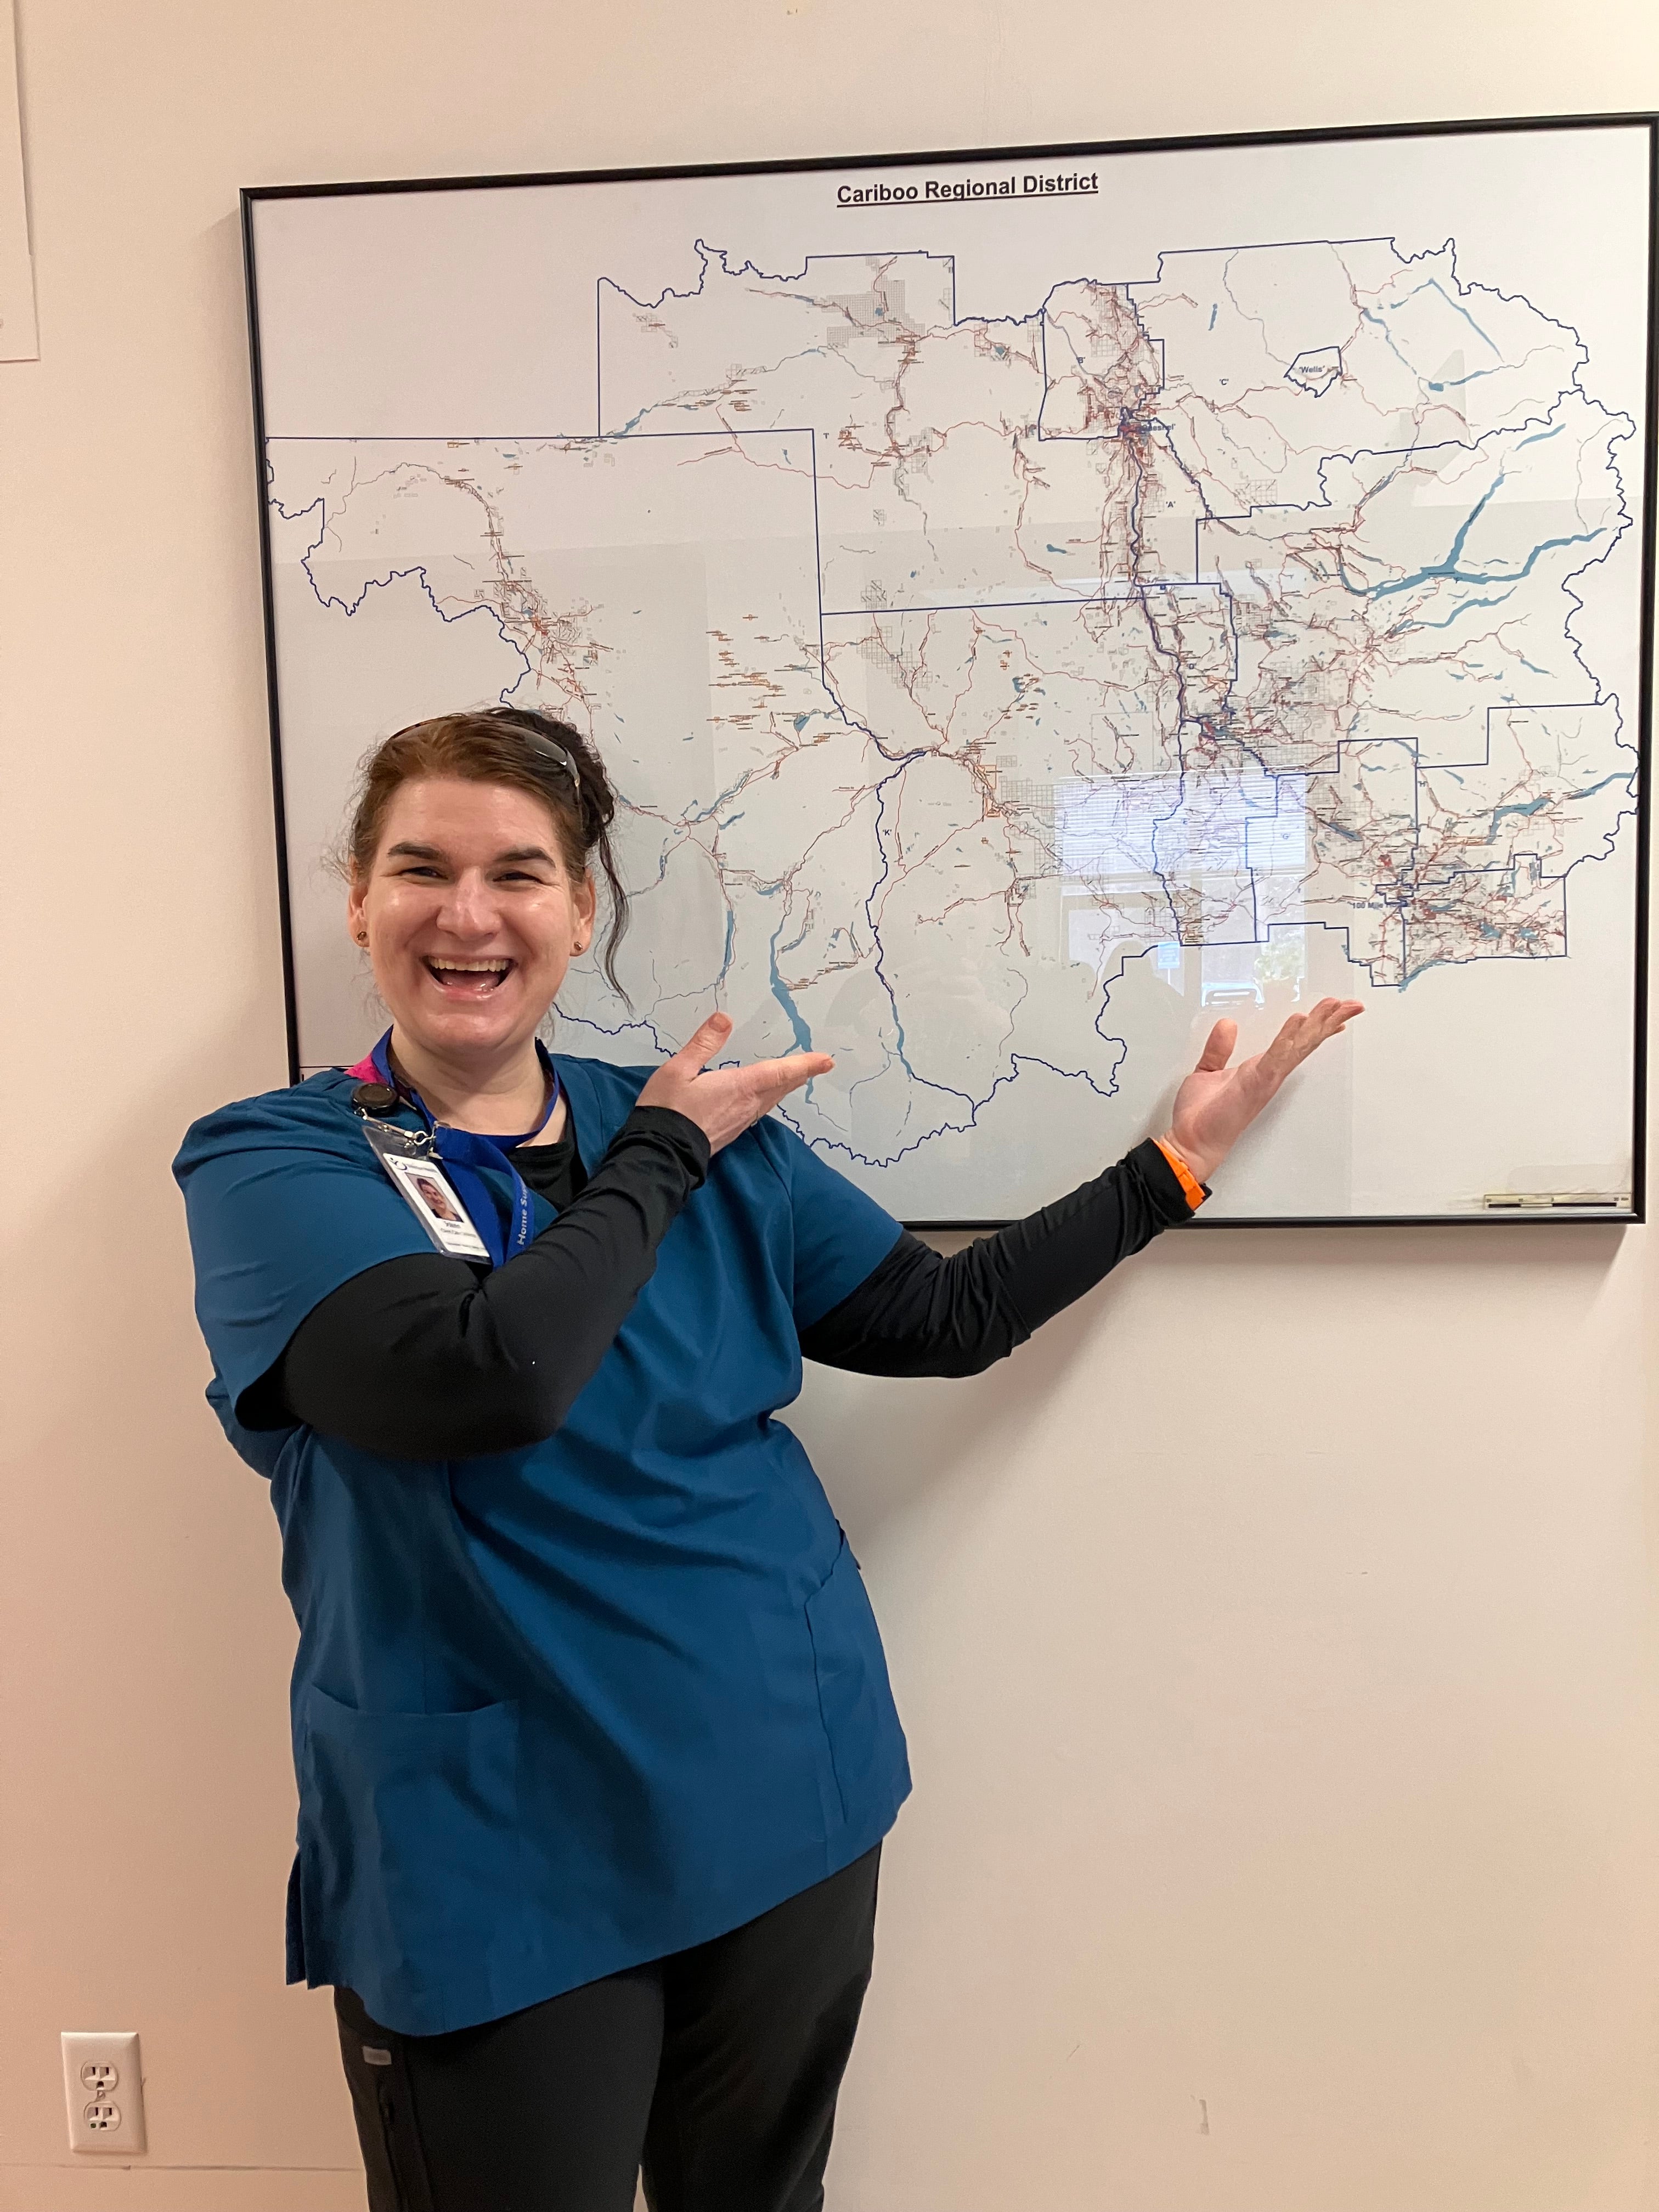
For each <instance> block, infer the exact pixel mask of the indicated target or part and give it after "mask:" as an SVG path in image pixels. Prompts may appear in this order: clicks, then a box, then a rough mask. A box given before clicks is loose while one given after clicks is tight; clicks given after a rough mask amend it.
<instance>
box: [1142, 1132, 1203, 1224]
mask: <svg viewBox="0 0 1659 2212" xmlns="http://www.w3.org/2000/svg"><path fill="white" fill-rule="evenodd" d="M1152 1142H1153V1143H1154V1144H1155V1145H1156V1146H1158V1150H1159V1152H1162V1153H1163V1155H1164V1158H1165V1159H1166V1160H1168V1162H1169V1163H1170V1169H1171V1170H1172V1171H1173V1173H1174V1175H1175V1179H1176V1182H1178V1183H1179V1184H1180V1185H1181V1188H1182V1190H1183V1191H1184V1192H1185V1193H1186V1194H1187V1203H1188V1206H1191V1208H1192V1209H1193V1212H1194V1213H1196V1212H1198V1209H1199V1207H1200V1206H1202V1205H1203V1203H1204V1197H1205V1191H1204V1186H1203V1184H1202V1183H1201V1182H1200V1181H1199V1179H1198V1177H1197V1176H1195V1175H1194V1173H1193V1171H1192V1170H1191V1169H1190V1168H1189V1167H1188V1164H1187V1163H1186V1161H1185V1160H1183V1159H1182V1157H1181V1155H1180V1153H1179V1152H1176V1150H1175V1148H1174V1146H1170V1145H1166V1144H1165V1143H1164V1139H1163V1138H1162V1137H1154V1138H1153V1139H1152Z"/></svg>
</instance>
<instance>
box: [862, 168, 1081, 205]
mask: <svg viewBox="0 0 1659 2212" xmlns="http://www.w3.org/2000/svg"><path fill="white" fill-rule="evenodd" d="M1099 190H1100V172H1099V170H1098V169H1060V170H1056V171H1052V172H1045V171H1042V170H1036V169H1027V170H1024V171H1021V172H1018V173H1014V172H1012V171H1011V172H1010V173H1009V174H1008V175H1007V176H1006V177H922V178H920V179H918V180H917V181H916V182H915V184H913V185H889V184H873V185H841V186H840V187H839V188H838V190H837V191H836V205H837V206H838V207H844V208H851V207H910V206H915V207H920V206H922V205H923V204H926V203H927V202H928V201H930V200H931V201H933V202H935V203H941V202H944V201H946V200H1035V199H1043V198H1047V197H1053V196H1055V195H1060V196H1063V197H1066V198H1067V199H1079V198H1081V199H1087V198H1089V197H1091V195H1092V194H1094V193H1096V192H1098V191H1099Z"/></svg>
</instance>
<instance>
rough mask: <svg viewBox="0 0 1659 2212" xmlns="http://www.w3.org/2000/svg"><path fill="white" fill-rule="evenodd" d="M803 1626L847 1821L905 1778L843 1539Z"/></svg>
mask: <svg viewBox="0 0 1659 2212" xmlns="http://www.w3.org/2000/svg"><path fill="white" fill-rule="evenodd" d="M806 1626H807V1627H808V1628H809V1629H810V1630H811V1637H812V1663H813V1665H814V1667H815V1668H816V1669H817V1680H818V1711H819V1714H820V1716H821V1717H822V1718H823V1732H824V1734H825V1735H826V1736H828V1738H829V1758H830V1762H831V1764H832V1765H833V1766H834V1767H835V1771H836V1788H837V1789H838V1790H840V1792H841V1799H842V1820H843V1821H845V1820H847V1819H848V1818H849V1817H850V1809H851V1808H854V1807H857V1806H859V1805H861V1804H864V1803H866V1802H868V1799H869V1796H870V1795H871V1793H872V1790H877V1789H878V1788H879V1787H880V1786H881V1784H883V1782H884V1780H885V1778H886V1777H888V1776H889V1775H890V1774H891V1772H892V1771H893V1770H894V1767H895V1765H897V1767H898V1768H899V1769H900V1770H901V1771H902V1769H903V1766H904V1755H905V1754H904V1736H903V1733H902V1730H901V1729H900V1727H899V1724H898V1717H897V1715H896V1713H895V1711H893V1703H892V1699H891V1696H890V1693H889V1692H888V1688H887V1666H886V1662H885V1660H884V1658H883V1656H882V1650H881V1635H880V1632H879V1631H878V1628H877V1626H876V1616H875V1614H874V1613H872V1611H871V1609H870V1600H869V1596H868V1595H867V1594H866V1590H865V1587H864V1577H863V1576H862V1575H861V1574H860V1572H859V1563H858V1561H857V1560H856V1559H854V1557H853V1550H852V1547H851V1545H849V1544H848V1541H847V1539H846V1537H845V1536H843V1537H842V1540H841V1550H840V1551H839V1552H838V1553H836V1564H835V1565H834V1566H833V1567H831V1569H830V1570H829V1576H828V1578H827V1579H826V1580H825V1581H824V1582H823V1583H822V1584H821V1585H820V1586H819V1588H818V1589H816V1590H814V1592H813V1593H812V1595H811V1597H809V1598H808V1599H807V1601H806Z"/></svg>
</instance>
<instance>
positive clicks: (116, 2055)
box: [63, 2028, 144, 2158]
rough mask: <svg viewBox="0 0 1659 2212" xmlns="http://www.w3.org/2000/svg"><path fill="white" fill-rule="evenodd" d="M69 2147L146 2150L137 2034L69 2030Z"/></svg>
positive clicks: (123, 2152) (124, 2153)
mask: <svg viewBox="0 0 1659 2212" xmlns="http://www.w3.org/2000/svg"><path fill="white" fill-rule="evenodd" d="M63 2044H64V2099H65V2100H66V2101H67V2103H68V2106H69V2132H70V2149H71V2150H92V2151H105V2152H113V2153H114V2154H117V2155H118V2156H119V2157H123V2158H132V2157H136V2156H137V2154H138V2153H139V2152H140V2151H142V2150H143V2148H144V2077H143V2074H142V2073H141V2072H140V2071H139V2067H138V2038H137V2034H136V2033H126V2032H123V2033H91V2032H88V2031H86V2030H82V2029H78V2028H65V2030H64V2036H63Z"/></svg>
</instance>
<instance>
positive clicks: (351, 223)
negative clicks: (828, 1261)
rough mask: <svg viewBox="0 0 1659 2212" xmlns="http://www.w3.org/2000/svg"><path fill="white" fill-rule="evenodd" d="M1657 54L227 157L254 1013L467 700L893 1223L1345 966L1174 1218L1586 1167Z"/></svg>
mask: <svg viewBox="0 0 1659 2212" xmlns="http://www.w3.org/2000/svg"><path fill="white" fill-rule="evenodd" d="M1655 157H1656V125H1655V119H1654V118H1650V117H1635V118H1588V119H1585V120H1583V121H1565V122H1549V123H1496V124H1493V123H1483V124H1474V125H1435V126H1431V127H1425V128H1424V129H1421V130H1414V129H1393V128H1391V129H1388V130H1379V131H1340V132H1328V133H1313V134H1298V135H1294V136H1283V137H1273V138H1262V137H1256V138H1243V137H1240V138H1227V139H1207V140H1189V141H1179V142H1171V141H1163V142H1158V143H1137V144H1127V145H1124V144H1119V145H1113V146H1100V147H1066V148H1045V149H1015V150H1012V151H1009V150H1004V151H987V152H980V153H973V154H962V155H940V154H928V155H901V156H895V157H883V158H881V159H872V160H859V161H810V162H800V163H796V164H789V165H783V166H777V165H771V166H753V165H750V166H742V167H719V168H704V169H676V170H653V171H648V172H631V173H606V174H602V175H582V176H549V177H514V178H486V179H431V180H428V181H425V182H420V183H409V184H374V185H319V186H305V187H294V188H283V189H272V190H260V191H250V192H248V193H246V194H245V195H244V222H245V227H246V244H247V267H248V278H249V295H250V313H251V318H252V332H253V344H254V367H255V399H256V407H257V411H258V422H257V432H258V458H259V471H260V491H261V513H262V528H263V531H264V548H265V580H266V606H267V617H268V623H269V640H270V684H271V715H272V726H273V733H274V742H275V749H276V773H277V783H278V820H279V834H280V836H281V838H282V842H283V855H282V857H283V884H284V908H283V916H284V929H285V939H286V947H287V957H288V976H289V1023H290V1029H289V1034H290V1042H291V1048H292V1053H293V1059H294V1070H295V1074H296V1075H297V1074H299V1073H301V1072H302V1071H308V1070H310V1069H313V1068H315V1067H318V1066H326V1065H329V1064H331V1063H343V1062H349V1061H350V1060H355V1059H356V1057H357V1056H358V1055H359V1054H361V1053H362V1051H363V1049H364V1048H365V1047H366V1045H367V1043H368V1041H369V1038H370V1036H371V1034H372V1031H373V1029H374V1022H375V1013H374V1006H373V1003H372V986H371V983H370V981H369V979H368V975H367V974H366V972H365V971H364V969H362V966H361V964H360V963H361V956H360V955H359V954H358V953H357V952H356V951H355V949H354V948H353V947H352V946H351V945H349V943H348V941H347V939H346V936H345V932H344V927H343V918H342V901H341V893H340V888H339V884H338V882H337V879H336V878H334V877H333V876H332V875H331V873H330V872H329V870H328V868H327V866H326V864H325V857H324V856H325V853H326V851H327V849H328V848H329V846H330V845H331V842H332V841H333V840H334V839H336V838H337V835H338V833H339V829H340V827H341V823H342V820H343V813H344V810H345V806H346V802H347V798H348V794H349V788H350V785H351V782H352V780H353V776H354V773H355V771H356V768H357V765H358V763H359V762H360V760H361V758H362V756H363V754H364V753H365V751H366V750H368V748H369V747H370V746H371V745H372V744H373V743H374V741H375V740H376V739H377V738H380V737H381V736H383V735H385V734H386V732H389V731H391V730H392V729H395V728H397V727H398V726H401V725H402V724H404V723H406V722H409V721H411V720H416V719H418V718H420V717H422V716H424V715H427V714H435V713H439V712H442V711H445V710H447V709H451V708H457V707H462V706H471V705H476V704H481V703H487V702H496V701H502V700H506V701H512V702H516V703H520V704H533V705H536V706H538V707H542V708H547V709H549V710H550V711H551V712H553V713H555V714H558V715H560V716H562V717H564V718H565V719H567V720H572V721H574V722H575V723H577V724H578V725H580V727H581V728H582V729H583V730H584V731H586V732H590V733H591V734H592V737H593V738H594V739H595V741H596V742H597V743H598V744H599V747H600V748H601V750H602V751H603V753H604V755H605V759H606V761H607V763H609V766H610V769H611V775H612V776H613V779H614V781H615V782H616V785H617V789H618V792H619V794H620V799H621V814H620V817H619V818H620V823H621V835H620V857H621V860H622V865H623V873H624V876H625V878H626V880H627V882H628V884H629V889H630V891H631V894H632V904H633V924H632V928H631V932H630V934H629V938H628V940H627V944H626V947H625V950H624V952H623V961H622V973H623V981H624V983H625V985H626V998H625V999H623V998H619V997H617V995H616V994H613V993H612V992H611V990H610V989H609V988H608V987H606V986H605V983H604V981H603V979H602V978H601V977H600V976H599V974H598V972H597V970H596V969H593V968H592V966H591V964H590V963H581V965H580V966H579V968H578V969H575V970H573V973H572V976H571V978H570V981H569V982H568V985H567V987H566V990H565V992H564V994H562V998H561V1000H560V1005H559V1009H558V1036H559V1040H560V1042H561V1043H562V1045H563V1046H564V1047H565V1048H567V1049H569V1050H572V1051H576V1052H584V1053H588V1054H599V1055H600V1056H602V1057H605V1058H608V1059H611V1060H621V1061H623V1062H629V1063H634V1062H640V1061H649V1060H653V1059H655V1058H657V1057H659V1055H660V1054H664V1053H666V1052H668V1051H671V1050H672V1049H673V1048H675V1047H676V1046H677V1045H678V1044H679V1043H680V1042H683V1041H684V1038H685V1037H686V1036H688V1035H689V1034H690V1031H691V1030H692V1029H693V1028H695V1027H696V1024H697V1022H698V1021H699V1020H700V1019H701V1018H702V1015H703V1014H704V1013H705V1012H708V1011H709V1010H711V1009H712V1008H713V1007H714V1006H717V1005H718V1006H724V1007H725V1009H726V1011H727V1012H729V1013H730V1014H731V1015H732V1017H733V1019H734V1021H735V1023H736V1025H737V1026H736V1030H735V1034H734V1036H733V1039H732V1052H733V1054H734V1055H736V1056H740V1057H742V1058H744V1059H748V1058H752V1057H756V1056H759V1055H764V1054H774V1053H778V1052H785V1051H788V1050H791V1049H793V1048H795V1047H797V1046H805V1045H808V1044H809V1043H810V1044H811V1046H812V1047H813V1048H817V1049H822V1050H825V1051H829V1052H831V1053H833V1054H835V1056H836V1071H835V1073H834V1074H833V1076H830V1077H829V1078H826V1079H821V1080H819V1081H817V1082H815V1083H814V1084H813V1085H811V1089H810V1091H807V1092H806V1093H805V1094H804V1095H801V1096H799V1097H796V1098H794V1099H792V1100H791V1101H789V1102H787V1105H786V1108H785V1109H784V1111H785V1113H786V1115H787V1118H788V1119H790V1120H791V1121H793V1125H794V1126H795V1127H797V1128H798V1129H799V1132H800V1133H801V1134H802V1135H803V1136H804V1137H805V1139H806V1140H807V1141H808V1142H809V1143H810V1144H811V1145H813V1146H816V1147H817V1148H818V1149H819V1150H820V1151H822V1152H823V1154H824V1155H825V1157H826V1158H829V1159H830V1160H831V1161H833V1162H834V1163H835V1164H836V1165H837V1166H838V1167H840V1168H842V1170H844V1171H845V1172H846V1173H848V1175H850V1176H853V1177H854V1179H855V1180H856V1181H858V1182H860V1183H861V1184H863V1185H864V1186H865V1187H866V1188H868V1189H870V1190H871V1191H872V1193H874V1194H876V1195H877V1196H878V1198H879V1199H880V1200H882V1201H883V1202H884V1204H885V1205H886V1206H889V1207H890V1209H891V1210H892V1211H893V1212H896V1213H897V1214H899V1215H901V1216H902V1217H903V1218H907V1219H908V1220H909V1221H911V1222H913V1223H915V1224H916V1225H924V1226H933V1227H953V1226H965V1225H983V1224H986V1223H988V1222H993V1221H996V1220H999V1219H1004V1218H1009V1217H1012V1216H1015V1215H1018V1214H1020V1213H1022V1212H1025V1211H1027V1210H1029V1209H1030V1207H1032V1206H1036V1205H1038V1204H1040V1203H1042V1201H1043V1200H1047V1199H1049V1198H1052V1197H1054V1196H1057V1195H1058V1194H1060V1193H1061V1192H1062V1191H1064V1190H1066V1189H1067V1188H1071V1187H1072V1186H1073V1185H1074V1184H1076V1183H1077V1182H1081V1181H1082V1180H1084V1179H1085V1177H1087V1176H1091V1175H1093V1174H1096V1173H1097V1172H1098V1171H1099V1170H1100V1169H1101V1168H1102V1167H1103V1165H1104V1164H1106V1163H1107V1162H1109V1160H1111V1159H1113V1158H1116V1157H1117V1156H1118V1155H1119V1154H1120V1153H1121V1152H1123V1151H1125V1150H1126V1149H1127V1147H1128V1146H1130V1145H1132V1144H1133V1143H1134V1142H1135V1141H1136V1140H1137V1139H1139V1138H1140V1137H1141V1136H1143V1135H1145V1134H1146V1133H1148V1132H1150V1131H1152V1130H1154V1129H1156V1128H1157V1127H1159V1126H1161V1125H1162V1124H1161V1119H1160V1117H1161V1116H1162V1115H1164V1114H1165V1113H1166V1112H1167V1109H1168V1101H1169V1097H1170V1092H1171V1091H1172V1090H1173V1086H1174V1084H1175V1081H1176V1079H1177V1078H1178V1076H1179V1075H1180V1073H1182V1072H1183V1070H1184V1069H1185V1068H1186V1067H1187V1066H1189V1065H1190V1064H1191V1062H1192V1060H1194V1057H1195V1056H1196V1053H1197V1049H1198V1046H1199V1042H1200V1039H1201V1037H1202V1036H1203V1035H1204V1034H1205V1032H1206V1030H1207V1029H1208V1028H1209V1026H1210V1024H1212V1022H1213V1021H1214V1020H1215V1019H1216V1018H1218V1016H1221V1015H1224V1014H1225V1015H1226V1016H1230V1017H1231V1018H1234V1019H1235V1020H1237V1022H1238V1024H1239V1027H1240V1030H1241V1045H1240V1050H1241V1051H1242V1052H1243V1051H1249V1050H1254V1049H1257V1048H1260V1047H1261V1045H1262V1044H1263V1043H1264V1042H1266V1041H1267V1037H1268V1036H1270V1035H1271V1034H1272V1032H1273V1030H1274V1028H1275V1027H1276V1026H1277V1024H1278V1023H1279V1021H1280V1020H1282V1019H1283V1018H1284V1017H1285V1014H1286V1013H1288V1012H1293V1011H1294V1010H1295V1009H1296V1008H1297V1006H1305V1005H1307V1004H1309V1003H1310V1002H1311V1000H1314V999H1315V998H1317V997H1319V996H1320V995H1322V994H1325V993H1336V994H1352V995H1354V996H1357V997H1358V998H1360V999H1361V1000H1364V1003H1365V1007H1366V1012H1365V1015H1364V1019H1363V1020H1361V1021H1359V1022H1357V1023H1356V1024H1354V1026H1353V1028H1352V1030H1351V1031H1350V1032H1349V1033H1348V1035H1347V1036H1346V1037H1345V1038H1344V1039H1343V1040H1341V1041H1340V1042H1339V1043H1338V1044H1336V1045H1334V1046H1333V1047H1331V1048H1328V1049H1327V1050H1326V1051H1325V1052H1323V1053H1322V1054H1320V1055H1319V1056H1318V1058H1317V1059H1316V1060H1315V1061H1314V1062H1312V1063H1311V1064H1310V1066H1308V1067H1307V1068H1306V1069H1304V1071H1303V1072H1302V1073H1300V1074H1299V1075H1298V1077H1297V1079H1296V1082H1295V1084H1294V1085H1293V1086H1292V1088H1291V1089H1290V1090H1289V1091H1286V1092H1285V1094H1284V1095H1283V1096H1282V1097H1280V1099H1279V1100H1278V1101H1277V1102H1276V1103H1275V1104H1274V1106H1273V1109H1270V1112H1269V1113H1268V1115H1267V1116H1265V1117H1264V1119H1263V1121H1262V1122H1261V1124H1260V1125H1258V1127H1256V1128H1255V1130H1253V1131H1252V1132H1251V1133H1250V1134H1249V1137H1248V1138H1247V1139H1246V1140H1245V1142H1244V1144H1243V1145H1242V1146H1240V1147H1239V1149H1238V1152H1237V1153H1236V1154H1235V1155H1234V1157H1233V1158H1232V1159H1231V1161H1230V1162H1229V1163H1228V1166H1227V1169H1226V1170H1225V1174H1224V1176H1222V1177H1221V1178H1219V1179H1218V1188H1217V1191H1216V1195H1215V1198H1214V1200H1212V1204H1211V1205H1210V1206H1207V1207H1206V1209H1205V1212H1204V1213H1203V1214H1202V1215H1201V1216H1200V1220H1201V1221H1203V1222H1204V1223H1206V1225H1207V1224H1209V1223H1211V1222H1214V1223H1216V1224H1218V1225H1227V1224H1235V1225H1236V1224H1239V1223H1243V1222H1273V1223H1285V1222H1310V1221H1322V1222H1344V1223H1346V1222H1367V1223H1378V1222H1390V1221H1442V1220H1463V1221H1469V1220H1478V1221H1483V1222H1488V1223H1492V1222H1504V1221H1514V1220H1516V1219H1536V1218H1541V1217H1547V1218H1552V1219H1579V1220H1583V1219H1584V1218H1603V1219H1605V1218H1613V1219H1631V1218H1640V1215H1641V1210H1642V1165H1641V1163H1642V1150H1643V1146H1642V1129H1643V1076H1644V1071H1643V1027H1644V978H1645V942H1644V939H1645V902H1646V873H1645V868H1646V859H1645V837H1644V828H1645V779H1644V775H1643V773H1642V770H1643V769H1644V763H1645V758H1646V749H1647V742H1648V732H1649V721H1650V667H1651V658H1652V653H1651V647H1652V637H1651V629H1650V622H1651V601H1652V583H1653V498H1654V454H1655V446H1654V286H1653V275H1652V271H1653V261H1654V236H1655V230H1654V215H1655V173H1656V172H1655Z"/></svg>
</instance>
